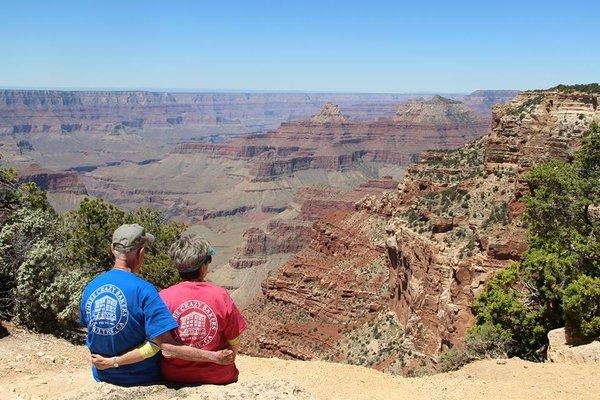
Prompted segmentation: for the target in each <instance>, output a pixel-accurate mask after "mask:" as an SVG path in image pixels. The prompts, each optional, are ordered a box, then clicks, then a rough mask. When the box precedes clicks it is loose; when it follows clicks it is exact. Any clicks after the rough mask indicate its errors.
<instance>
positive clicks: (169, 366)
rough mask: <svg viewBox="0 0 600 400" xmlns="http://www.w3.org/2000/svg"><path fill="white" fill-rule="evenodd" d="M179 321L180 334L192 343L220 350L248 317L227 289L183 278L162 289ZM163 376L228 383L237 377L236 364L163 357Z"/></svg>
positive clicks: (235, 336)
mask: <svg viewBox="0 0 600 400" xmlns="http://www.w3.org/2000/svg"><path fill="white" fill-rule="evenodd" d="M160 297H161V298H162V299H163V301H164V302H165V304H166V305H167V307H168V308H169V310H170V311H171V313H172V314H173V317H174V318H175V320H177V323H178V324H179V328H178V329H177V331H176V332H177V336H178V337H179V339H180V340H181V341H182V342H183V343H185V344H186V345H188V346H194V347H198V348H201V349H204V350H210V351H216V350H223V349H227V348H228V347H229V343H228V341H229V340H233V339H235V338H237V337H238V336H239V335H240V334H241V333H242V332H243V331H244V329H246V321H244V317H242V314H241V313H240V312H239V311H238V309H237V307H236V306H235V304H234V303H233V300H232V299H231V297H230V296H229V293H227V290H225V289H223V288H221V287H219V286H216V285H213V284H210V283H206V282H181V283H178V284H177V285H174V286H171V287H170V288H168V289H164V290H162V291H161V292H160ZM161 369H162V373H163V377H164V378H165V379H166V380H168V381H172V382H181V383H211V384H225V383H231V382H235V381H237V378H238V370H237V368H236V366H235V364H231V365H218V364H213V363H203V362H193V361H185V360H181V359H177V358H163V359H162V361H161Z"/></svg>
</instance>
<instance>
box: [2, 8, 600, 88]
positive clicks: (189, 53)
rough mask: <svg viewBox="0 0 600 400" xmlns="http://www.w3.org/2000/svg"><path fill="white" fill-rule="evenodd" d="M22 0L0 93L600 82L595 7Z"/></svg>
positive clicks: (5, 21)
mask: <svg viewBox="0 0 600 400" xmlns="http://www.w3.org/2000/svg"><path fill="white" fill-rule="evenodd" d="M399 3H400V2H392V1H374V2H368V3H367V2H362V1H354V0H353V1H345V2H343V3H337V4H336V3H334V2H317V1H312V0H311V1H306V2H302V3H290V2H281V3H274V2H269V1H253V2H249V1H226V2H222V3H220V4H212V3H202V2H192V1H186V0H174V1H169V2H167V1H160V0H146V1H141V0H131V1H127V2H122V1H116V0H106V1H103V2H98V3H96V2H81V1H74V0H71V1H67V0H59V1H54V2H41V1H37V2H36V1H33V0H21V1H18V2H10V3H8V4H3V10H2V14H1V15H0V35H2V37H4V38H10V40H3V41H1V42H0V54H1V55H2V58H3V62H2V63H0V87H2V88H23V89H44V88H47V89H55V90H152V91H181V92H185V91H187V92H191V91H202V92H301V93H306V92H312V93H394V94H396V93H397V94H400V93H423V94H426V93H447V94H459V93H470V92H472V91H474V90H479V89H496V90H527V89H544V88H548V87H552V86H555V85H557V84H560V83H564V84H574V83H590V82H597V81H598V80H599V78H600V73H599V72H600V70H599V68H598V65H600V54H599V53H598V52H595V51H593V50H594V49H596V48H597V43H596V38H597V33H596V26H597V21H596V16H597V15H598V14H599V13H600V2H597V1H587V0H581V1H575V2H572V3H570V4H569V10H568V11H569V12H568V13H567V12H566V10H565V8H564V2H562V1H560V2H559V1H538V0H535V1H528V2H522V1H521V2H517V1H515V0H507V1H502V2H499V1H491V2H477V1H456V2H447V1H428V2H427V4H412V3H409V4H399Z"/></svg>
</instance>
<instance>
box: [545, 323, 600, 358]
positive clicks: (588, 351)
mask: <svg viewBox="0 0 600 400" xmlns="http://www.w3.org/2000/svg"><path fill="white" fill-rule="evenodd" d="M548 341H549V346H548V353H547V356H548V362H554V363H567V364H584V363H593V362H600V341H598V340H595V341H593V342H591V343H587V344H580V345H574V344H572V343H573V340H572V339H571V338H570V336H569V335H568V333H567V332H566V331H565V328H559V329H554V330H552V331H550V332H548Z"/></svg>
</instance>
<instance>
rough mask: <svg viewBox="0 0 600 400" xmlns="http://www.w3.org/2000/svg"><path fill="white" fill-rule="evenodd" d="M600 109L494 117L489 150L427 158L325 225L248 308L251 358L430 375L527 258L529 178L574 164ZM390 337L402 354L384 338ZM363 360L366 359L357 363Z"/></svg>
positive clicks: (593, 102) (517, 104)
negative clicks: (557, 161) (483, 295)
mask: <svg viewBox="0 0 600 400" xmlns="http://www.w3.org/2000/svg"><path fill="white" fill-rule="evenodd" d="M599 98H600V94H598V93H581V92H565V91H558V90H550V91H534V92H525V93H522V94H519V95H518V96H517V97H516V98H515V99H514V100H513V101H511V102H510V103H508V104H506V105H502V106H497V107H496V108H495V112H494V116H493V119H492V126H491V129H490V131H489V133H488V134H487V135H486V136H484V137H483V138H481V139H478V140H475V141H474V142H471V143H469V144H467V145H466V146H464V147H462V148H459V149H456V150H450V151H449V150H443V151H428V152H426V153H424V154H423V156H422V158H421V161H420V162H419V163H417V164H415V165H413V166H411V167H409V168H408V170H407V172H406V175H405V178H404V179H403V181H402V183H401V184H400V185H399V186H398V189H397V190H391V191H388V192H385V193H384V194H383V195H374V196H367V197H366V198H365V199H363V200H362V201H360V202H358V203H357V206H356V207H357V209H356V211H343V212H340V213H337V214H333V215H330V216H329V217H326V218H324V219H322V220H318V221H317V222H316V224H315V227H317V232H318V233H317V235H316V236H315V237H313V240H312V241H311V242H310V244H309V245H308V246H306V247H305V248H304V249H303V250H302V251H300V252H299V253H298V254H297V255H296V256H295V257H293V258H291V259H290V260H289V261H288V262H287V263H286V264H285V265H284V266H282V267H281V268H280V269H279V270H278V271H277V272H274V273H272V274H271V276H270V277H269V278H268V279H267V280H266V281H265V282H264V283H263V294H262V296H259V297H258V298H257V299H256V300H255V302H254V303H253V304H252V305H250V306H249V307H248V308H247V310H246V312H247V313H248V320H249V321H253V320H254V318H256V319H257V321H258V324H254V323H251V327H250V332H251V334H250V336H251V337H252V338H253V339H254V340H253V343H248V351H249V353H251V354H256V355H278V356H283V357H293V358H302V359H333V360H336V361H343V362H350V363H359V364H362V365H369V366H372V367H375V368H378V369H382V370H388V371H393V372H397V371H403V372H405V373H407V372H410V371H414V370H416V369H418V368H420V367H421V366H422V365H427V364H435V362H436V360H437V356H438V355H439V354H440V352H441V351H443V350H444V349H447V348H449V347H451V346H454V345H460V344H461V340H462V338H463V337H464V334H465V332H466V330H467V329H468V328H469V327H470V326H472V325H473V324H474V316H473V310H472V305H473V301H474V298H475V296H476V295H477V294H478V293H479V291H480V290H481V289H482V288H483V286H484V285H485V283H486V282H487V281H488V280H489V279H490V277H491V276H492V275H493V274H494V272H495V271H497V270H498V269H501V268H503V267H505V266H506V265H507V264H508V263H510V262H511V261H512V260H519V258H520V256H521V255H522V253H523V252H524V251H525V250H526V249H527V240H526V231H525V227H524V226H523V221H522V218H521V215H522V213H523V212H524V204H523V196H524V195H525V194H527V192H528V187H527V185H526V184H525V182H524V179H523V178H524V174H526V173H527V171H528V170H529V169H530V168H531V166H532V165H535V164H536V163H539V162H541V161H543V160H546V159H548V158H551V157H556V158H561V159H566V160H569V159H570V158H571V157H572V154H573V151H574V150H575V149H577V148H578V146H579V144H580V142H581V137H582V134H583V133H584V132H585V131H586V129H587V127H588V126H589V124H590V123H591V122H592V121H594V120H596V121H600V111H599V110H598V100H599ZM289 310H292V312H288V311H289ZM302 315H305V316H306V317H305V318H306V320H303V319H302V318H301V317H300V316H302ZM389 315H391V316H390V317H387V316H389ZM386 318H390V321H392V323H391V325H386V326H385V328H384V327H382V325H381V321H382V320H387V319H386ZM394 324H397V325H398V328H397V329H396V330H390V329H391V328H390V326H394ZM391 331H393V332H395V335H396V336H395V338H394V343H396V346H395V347H394V346H392V345H391V343H392V341H391V340H390V339H389V335H388V336H386V335H385V334H383V333H382V332H387V333H389V332H391ZM256 338H258V340H256ZM349 339H352V340H351V341H349ZM290 349H293V350H290ZM357 351H358V352H363V353H364V354H365V356H364V357H362V358H361V359H359V360H357V359H356V358H355V357H354V354H355V352H357Z"/></svg>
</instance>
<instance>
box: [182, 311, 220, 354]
mask: <svg viewBox="0 0 600 400" xmlns="http://www.w3.org/2000/svg"><path fill="white" fill-rule="evenodd" d="M173 318H175V319H176V320H177V323H179V329H178V330H177V336H178V337H179V339H181V341H182V342H184V343H186V344H188V345H190V346H193V347H198V348H202V347H204V346H206V345H208V344H209V343H210V342H212V341H213V339H214V338H215V336H216V334H217V332H218V331H219V322H218V321H217V316H216V314H215V313H214V311H213V310H212V309H211V308H210V307H209V306H208V305H207V304H206V303H204V302H203V301H200V300H188V301H186V302H185V303H182V304H181V305H180V306H179V307H177V309H176V310H175V312H174V313H173Z"/></svg>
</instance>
